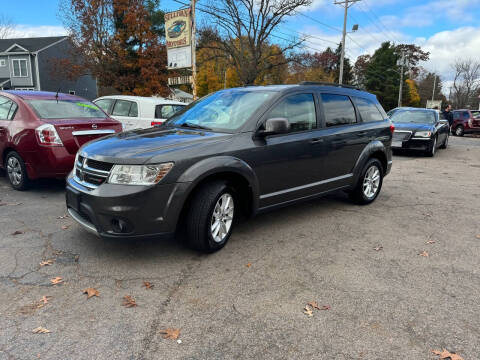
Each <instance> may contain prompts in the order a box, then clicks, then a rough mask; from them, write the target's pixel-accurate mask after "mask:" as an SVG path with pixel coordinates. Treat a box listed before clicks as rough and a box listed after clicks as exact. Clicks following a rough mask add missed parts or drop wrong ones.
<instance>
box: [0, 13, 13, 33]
mask: <svg viewBox="0 0 480 360" xmlns="http://www.w3.org/2000/svg"><path fill="white" fill-rule="evenodd" d="M14 29H15V25H14V24H13V20H12V19H11V18H10V17H8V16H7V15H4V14H0V39H6V38H8V37H10V36H11V35H12V34H13V30H14Z"/></svg>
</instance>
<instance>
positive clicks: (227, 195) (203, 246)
mask: <svg viewBox="0 0 480 360" xmlns="http://www.w3.org/2000/svg"><path fill="white" fill-rule="evenodd" d="M235 198H236V192H235V189H233V188H231V187H229V186H228V185H227V184H226V183H225V182H224V181H215V182H211V183H207V184H205V185H204V186H202V187H201V188H199V189H198V190H197V192H196V194H195V195H194V196H193V199H192V202H191V204H190V208H189V210H188V213H187V219H186V225H187V226H186V236H187V243H188V245H189V246H190V247H191V248H193V249H195V250H199V251H202V252H206V253H212V252H215V251H218V250H220V249H221V248H223V247H224V246H225V244H226V243H227V241H228V240H229V238H230V236H231V234H232V229H233V224H234V223H233V222H234V220H235V218H236V214H235V211H236V209H235V206H236V204H235V203H236V201H235Z"/></svg>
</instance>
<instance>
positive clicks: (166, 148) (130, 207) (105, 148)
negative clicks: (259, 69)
mask: <svg viewBox="0 0 480 360" xmlns="http://www.w3.org/2000/svg"><path fill="white" fill-rule="evenodd" d="M393 130H394V127H393V125H392V124H391V123H390V121H389V120H388V117H387V115H386V113H385V111H384V110H383V108H382V107H381V106H380V104H379V103H378V101H377V99H376V97H375V96H374V95H371V94H369V93H366V92H364V91H360V90H357V89H353V88H349V87H346V86H334V85H325V84H321V83H308V82H307V83H301V84H299V85H276V86H263V87H244V88H236V89H228V90H222V91H219V92H216V93H214V94H211V95H208V96H206V97H204V98H202V99H200V100H199V101H196V102H194V103H192V104H190V105H189V106H188V107H186V108H185V109H184V110H182V111H181V112H179V113H177V114H176V115H175V116H173V117H172V118H170V119H169V120H167V121H166V122H165V123H164V124H162V125H160V126H156V127H153V128H150V129H143V130H133V131H129V132H124V133H121V134H117V135H112V136H108V137H105V138H103V139H101V140H98V141H93V142H90V143H88V144H86V145H84V146H83V147H82V148H81V149H80V150H79V152H78V154H77V158H76V161H75V168H74V169H73V171H72V173H71V174H70V175H69V177H68V180H67V192H66V201H67V207H68V211H69V213H70V215H71V216H72V217H73V218H74V219H75V220H76V221H77V222H78V223H80V224H81V225H82V226H83V227H84V228H86V229H88V230H90V231H92V232H94V233H95V234H98V235H99V236H101V237H103V238H138V237H146V236H148V237H152V236H153V237H159V236H165V235H171V234H174V233H175V232H176V230H181V231H182V232H184V233H185V234H184V236H185V238H186V240H187V242H188V244H189V245H190V246H191V247H193V248H195V249H198V250H201V251H205V252H213V251H216V250H219V249H220V248H222V247H223V246H224V245H225V243H226V242H227V241H228V239H229V237H230V235H231V233H232V229H233V227H234V224H235V220H236V219H237V217H238V216H239V215H240V214H242V213H243V214H246V215H253V214H256V213H258V212H263V211H265V210H269V209H272V208H275V207H279V206H283V205H287V204H290V203H293V202H296V201H300V200H305V199H310V198H314V197H317V196H320V195H324V194H327V193H330V192H333V191H337V190H344V191H346V192H348V193H349V194H350V196H351V198H352V199H353V200H354V201H355V202H357V203H359V204H368V203H371V202H372V201H374V200H375V199H376V197H377V196H378V194H379V192H380V189H381V187H382V180H383V177H384V176H385V175H386V174H388V173H389V171H390V168H391V165H392V156H391V142H392V132H393Z"/></svg>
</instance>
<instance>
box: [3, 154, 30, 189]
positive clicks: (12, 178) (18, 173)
mask: <svg viewBox="0 0 480 360" xmlns="http://www.w3.org/2000/svg"><path fill="white" fill-rule="evenodd" d="M5 169H7V176H8V180H9V182H10V185H11V186H12V187H13V188H14V189H15V190H18V191H23V190H26V189H28V187H29V185H30V179H29V178H28V174H27V168H26V167H25V162H24V161H23V159H22V158H21V156H20V155H19V154H18V153H17V152H15V151H11V152H9V153H8V154H7V157H6V158H5Z"/></svg>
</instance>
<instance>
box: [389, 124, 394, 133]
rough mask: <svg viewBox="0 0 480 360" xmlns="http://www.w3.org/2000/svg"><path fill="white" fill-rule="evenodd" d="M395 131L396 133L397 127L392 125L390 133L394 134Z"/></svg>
mask: <svg viewBox="0 0 480 360" xmlns="http://www.w3.org/2000/svg"><path fill="white" fill-rule="evenodd" d="M394 131H395V125H393V124H390V132H391V133H392V134H393V132H394Z"/></svg>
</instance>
